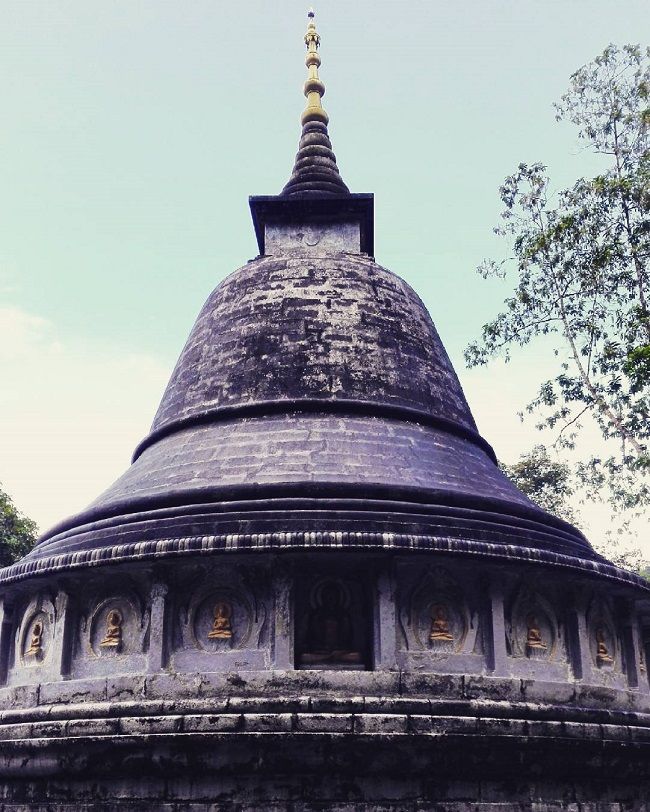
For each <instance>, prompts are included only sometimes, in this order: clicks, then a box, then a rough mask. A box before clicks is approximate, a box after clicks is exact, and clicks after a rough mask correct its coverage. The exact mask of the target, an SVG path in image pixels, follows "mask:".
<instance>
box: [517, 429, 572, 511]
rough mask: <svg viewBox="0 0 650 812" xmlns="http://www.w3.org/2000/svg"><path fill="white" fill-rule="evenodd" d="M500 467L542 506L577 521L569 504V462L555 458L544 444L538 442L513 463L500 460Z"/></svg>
mask: <svg viewBox="0 0 650 812" xmlns="http://www.w3.org/2000/svg"><path fill="white" fill-rule="evenodd" d="M501 469H502V470H503V472H504V473H505V474H506V475H507V476H508V477H509V478H510V479H511V480H512V481H513V482H514V483H515V485H516V486H517V487H518V488H519V490H520V491H523V493H525V494H526V496H528V497H530V498H531V499H532V500H533V502H535V503H536V504H538V505H539V506H540V507H541V508H544V510H547V511H548V512H549V513H552V514H553V515H554V516H559V517H560V518H562V519H565V520H566V521H567V522H572V523H573V524H576V522H577V516H576V513H575V511H574V509H573V507H572V506H571V503H570V498H571V496H572V495H573V486H572V484H571V479H572V477H571V469H570V468H569V466H568V465H567V464H566V463H564V462H560V461H558V460H554V459H552V457H551V456H550V455H549V453H548V450H547V449H546V447H545V446H543V445H536V446H535V447H534V448H533V450H532V451H531V452H530V453H528V454H522V455H521V457H520V458H519V461H518V462H516V463H514V464H513V465H505V464H503V463H501Z"/></svg>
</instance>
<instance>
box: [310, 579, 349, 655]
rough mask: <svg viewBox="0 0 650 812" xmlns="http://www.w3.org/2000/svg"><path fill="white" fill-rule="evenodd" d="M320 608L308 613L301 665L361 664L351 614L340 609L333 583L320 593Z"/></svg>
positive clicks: (341, 603)
mask: <svg viewBox="0 0 650 812" xmlns="http://www.w3.org/2000/svg"><path fill="white" fill-rule="evenodd" d="M319 603H320V605H319V606H318V607H317V608H316V609H314V611H313V612H311V614H310V617H309V623H308V626H307V637H306V640H305V644H306V646H308V647H309V650H308V651H306V652H304V653H303V654H301V655H300V656H299V658H298V661H299V663H300V664H301V665H322V664H331V665H337V664H338V665H348V664H349V665H354V664H357V663H362V662H363V657H362V656H361V652H359V651H355V650H354V646H353V642H352V640H353V632H352V622H351V620H350V614H349V612H348V611H347V610H346V608H345V606H344V605H343V603H344V601H343V595H342V593H341V589H340V587H339V586H338V584H336V583H326V584H325V585H324V586H323V587H322V589H321V590H320V600H319Z"/></svg>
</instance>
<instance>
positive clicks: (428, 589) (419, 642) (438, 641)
mask: <svg viewBox="0 0 650 812" xmlns="http://www.w3.org/2000/svg"><path fill="white" fill-rule="evenodd" d="M400 580H401V581H402V580H403V581H404V582H408V574H407V573H404V576H403V579H400ZM404 586H406V584H404ZM404 586H403V587H402V589H404ZM405 591H406V590H405ZM405 598H406V599H405V600H402V599H400V614H399V621H400V630H401V632H402V635H401V637H402V643H403V647H404V649H405V650H407V651H410V652H411V653H412V654H416V655H417V657H418V658H419V659H418V662H420V665H421V666H423V665H424V663H425V659H426V658H425V659H424V660H423V659H422V656H421V655H425V654H426V656H427V657H429V656H435V655H448V654H458V653H460V652H463V653H473V652H474V650H475V644H476V633H477V627H478V618H477V617H476V612H470V611H469V608H468V606H467V603H466V600H465V597H464V595H463V591H462V589H461V588H460V585H459V583H458V582H457V581H456V579H455V578H454V577H453V576H452V574H451V573H450V572H448V571H447V570H446V569H445V568H443V567H430V568H427V569H426V571H425V572H424V573H421V574H420V577H419V578H418V579H417V581H416V582H415V584H414V586H413V587H412V588H411V590H410V595H409V592H408V591H406V595H405ZM420 653H421V654H420Z"/></svg>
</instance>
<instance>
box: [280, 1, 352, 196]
mask: <svg viewBox="0 0 650 812" xmlns="http://www.w3.org/2000/svg"><path fill="white" fill-rule="evenodd" d="M314 18H315V14H314V9H313V8H310V9H309V12H308V13H307V19H308V23H307V33H306V34H305V45H306V46H307V56H306V57H305V65H307V70H308V71H309V74H308V76H307V81H306V82H305V87H304V92H305V96H306V97H307V107H306V108H305V111H304V112H303V114H302V117H301V123H302V136H301V138H300V145H299V147H298V154H297V155H296V163H295V165H294V167H293V172H292V174H291V177H290V178H289V182H288V183H287V185H286V186H285V187H284V189H283V190H282V194H283V195H295V194H317V195H323V194H326V195H341V194H343V195H347V194H350V191H349V189H348V187H347V186H346V185H345V183H343V180H342V179H341V176H340V174H339V170H338V167H337V165H336V156H335V155H334V153H333V152H332V144H331V142H330V139H329V135H328V133H327V124H328V122H329V116H328V115H327V113H326V112H325V110H323V105H322V104H321V99H322V97H323V96H324V94H325V85H324V84H323V83H322V82H321V80H320V78H319V76H318V68H319V66H320V64H321V60H320V56H319V53H318V48H319V47H320V34H319V33H318V31H317V30H316V22H315V20H314Z"/></svg>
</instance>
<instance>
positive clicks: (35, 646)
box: [25, 620, 43, 657]
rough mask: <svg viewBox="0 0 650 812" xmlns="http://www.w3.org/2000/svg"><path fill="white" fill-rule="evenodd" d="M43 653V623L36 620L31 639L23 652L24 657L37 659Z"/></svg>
mask: <svg viewBox="0 0 650 812" xmlns="http://www.w3.org/2000/svg"><path fill="white" fill-rule="evenodd" d="M42 653H43V623H42V622H41V621H40V620H37V621H36V623H34V628H33V629H32V637H31V640H30V643H29V648H28V649H27V651H26V652H25V656H26V657H39V656H40V655H41V654H42Z"/></svg>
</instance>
